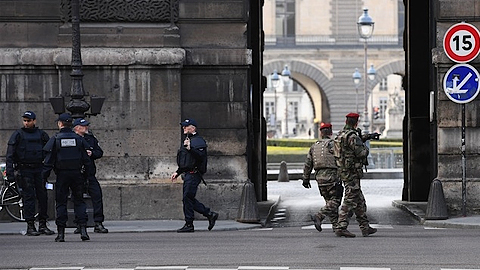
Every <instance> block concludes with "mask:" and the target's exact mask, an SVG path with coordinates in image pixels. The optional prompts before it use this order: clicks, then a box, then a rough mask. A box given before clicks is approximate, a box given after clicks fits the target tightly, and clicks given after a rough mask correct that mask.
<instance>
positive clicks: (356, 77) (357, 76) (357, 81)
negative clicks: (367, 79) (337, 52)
mask: <svg viewBox="0 0 480 270" xmlns="http://www.w3.org/2000/svg"><path fill="white" fill-rule="evenodd" d="M352 78H353V83H354V84H355V85H358V84H360V80H361V79H362V75H361V74H360V72H358V68H356V69H355V72H354V73H353V75H352Z"/></svg>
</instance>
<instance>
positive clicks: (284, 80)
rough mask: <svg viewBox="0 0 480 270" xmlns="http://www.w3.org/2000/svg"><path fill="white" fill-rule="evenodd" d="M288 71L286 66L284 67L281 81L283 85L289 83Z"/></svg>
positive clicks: (289, 74)
mask: <svg viewBox="0 0 480 270" xmlns="http://www.w3.org/2000/svg"><path fill="white" fill-rule="evenodd" d="M290 76H291V73H290V70H288V66H287V65H285V68H284V69H283V70H282V80H283V83H284V84H285V85H288V83H290Z"/></svg>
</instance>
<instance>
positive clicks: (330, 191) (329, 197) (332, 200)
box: [318, 183, 343, 229]
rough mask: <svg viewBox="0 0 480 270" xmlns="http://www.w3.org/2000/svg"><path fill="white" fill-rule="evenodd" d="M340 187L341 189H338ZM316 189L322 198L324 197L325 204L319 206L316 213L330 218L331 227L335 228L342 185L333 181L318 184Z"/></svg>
mask: <svg viewBox="0 0 480 270" xmlns="http://www.w3.org/2000/svg"><path fill="white" fill-rule="evenodd" d="M339 189H341V191H340V190H339ZM318 190H319V191H320V195H322V197H323V199H325V206H324V207H322V208H320V211H319V212H318V215H325V216H327V217H328V218H329V219H330V222H331V223H332V228H333V229H337V227H338V207H339V206H340V203H341V202H342V195H343V194H342V192H343V188H342V185H337V184H335V183H332V184H329V185H325V184H323V185H320V184H319V185H318Z"/></svg>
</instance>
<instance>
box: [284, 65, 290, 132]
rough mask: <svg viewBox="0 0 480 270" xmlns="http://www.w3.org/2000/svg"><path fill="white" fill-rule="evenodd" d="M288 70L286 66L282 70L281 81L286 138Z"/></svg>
mask: <svg viewBox="0 0 480 270" xmlns="http://www.w3.org/2000/svg"><path fill="white" fill-rule="evenodd" d="M290 76H291V73H290V70H288V66H287V65H285V67H284V68H283V70H282V81H283V90H284V94H285V135H286V136H287V137H288V133H289V132H288V86H289V84H290Z"/></svg>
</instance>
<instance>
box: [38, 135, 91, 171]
mask: <svg viewBox="0 0 480 270" xmlns="http://www.w3.org/2000/svg"><path fill="white" fill-rule="evenodd" d="M87 149H90V145H88V143H87V142H86V141H85V139H83V138H82V137H81V136H80V135H77V134H76V133H75V132H73V130H71V129H70V128H62V129H60V132H58V133H57V134H55V136H53V137H52V138H50V140H49V141H48V142H47V144H46V145H45V147H44V148H43V150H44V151H45V152H46V157H45V162H44V164H43V171H42V177H43V178H44V179H46V178H48V176H50V173H51V171H52V170H54V171H55V172H56V171H58V170H73V171H77V170H78V171H81V170H83V171H84V172H88V170H89V169H90V168H89V166H90V164H91V161H90V157H89V156H88V155H87Z"/></svg>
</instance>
